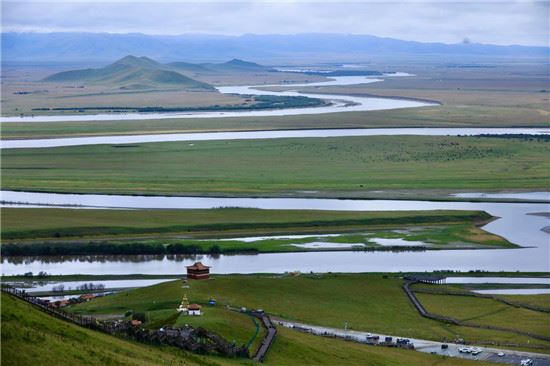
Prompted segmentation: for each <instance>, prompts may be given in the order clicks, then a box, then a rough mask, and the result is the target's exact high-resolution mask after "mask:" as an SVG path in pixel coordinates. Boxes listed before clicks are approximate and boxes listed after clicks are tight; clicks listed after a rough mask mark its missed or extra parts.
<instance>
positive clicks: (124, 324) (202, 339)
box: [2, 285, 267, 359]
mask: <svg viewBox="0 0 550 366" xmlns="http://www.w3.org/2000/svg"><path fill="white" fill-rule="evenodd" d="M2 291H3V292H5V293H8V294H10V295H13V296H15V297H17V298H19V299H21V300H23V301H26V302H28V303H30V304H32V305H34V306H36V307H37V308H39V309H40V310H42V311H44V312H46V313H48V314H49V315H52V316H54V317H56V318H59V319H62V320H65V321H69V322H71V323H74V324H77V325H79V326H81V327H86V328H90V329H94V330H98V331H101V332H104V333H107V334H110V335H118V336H126V337H129V338H132V339H134V340H137V341H140V342H148V343H157V344H168V345H171V346H175V347H178V348H181V349H185V350H188V351H191V352H196V353H202V354H208V353H213V352H216V353H218V354H220V355H223V356H227V357H244V358H249V357H250V356H249V350H248V347H246V346H240V347H238V346H237V345H236V344H234V343H230V342H228V341H227V340H225V339H224V338H223V337H221V336H219V335H218V334H216V333H214V332H210V331H208V330H207V329H204V328H192V327H186V328H160V329H156V330H151V329H143V328H140V327H135V326H132V325H131V324H130V322H128V321H114V322H113V321H99V320H97V319H95V318H94V317H91V316H85V315H79V314H73V313H70V312H66V311H63V310H61V309H57V308H53V307H51V306H48V304H47V303H46V302H45V301H43V300H41V299H39V298H37V297H34V296H31V295H29V294H28V293H27V292H25V291H24V290H19V289H16V288H14V287H11V286H7V285H2ZM264 341H265V340H264ZM262 344H263V342H262ZM265 352H267V350H266V351H265ZM265 352H263V353H261V358H262V359H263V357H265Z"/></svg>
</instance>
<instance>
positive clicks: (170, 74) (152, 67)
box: [43, 55, 274, 90]
mask: <svg viewBox="0 0 550 366" xmlns="http://www.w3.org/2000/svg"><path fill="white" fill-rule="evenodd" d="M254 71H256V72H257V71H274V70H273V69H271V68H269V67H266V66H262V65H258V64H256V63H253V62H247V61H243V60H238V59H233V60H231V61H228V62H224V63H218V64H216V63H203V64H193V63H186V62H173V63H168V64H162V63H160V62H157V61H155V60H153V59H150V58H148V57H136V56H131V55H129V56H125V57H123V58H121V59H120V60H118V61H116V62H114V63H112V64H110V65H107V66H105V67H102V68H96V69H82V70H71V71H63V72H58V73H56V74H53V75H50V76H48V77H47V78H45V79H44V80H43V81H46V82H78V83H83V84H104V85H110V86H114V87H118V88H122V89H148V88H155V87H166V86H172V87H178V88H184V89H188V90H214V89H215V88H214V87H213V86H212V85H210V84H207V83H204V82H201V81H197V80H195V79H192V78H191V77H189V76H188V75H186V74H215V73H227V72H254Z"/></svg>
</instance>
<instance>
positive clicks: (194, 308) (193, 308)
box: [187, 304, 201, 310]
mask: <svg viewBox="0 0 550 366" xmlns="http://www.w3.org/2000/svg"><path fill="white" fill-rule="evenodd" d="M200 309H201V306H200V305H199V304H189V306H188V307H187V310H200Z"/></svg>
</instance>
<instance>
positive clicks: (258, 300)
mask: <svg viewBox="0 0 550 366" xmlns="http://www.w3.org/2000/svg"><path fill="white" fill-rule="evenodd" d="M401 284H402V281H401V280H400V279H399V278H398V277H396V276H392V275H389V277H388V276H386V278H384V277H383V276H382V275H365V274H353V275H352V274H326V275H320V276H316V275H302V276H298V277H292V276H216V277H215V278H213V279H211V280H208V281H190V286H191V287H190V288H189V289H182V288H181V282H180V281H175V282H168V283H163V284H159V285H156V286H151V287H146V288H141V289H136V290H133V291H129V292H124V293H120V294H116V295H112V296H107V297H104V298H100V299H96V300H94V301H92V302H89V303H85V304H81V305H78V306H76V307H75V308H74V310H75V311H78V312H81V313H91V314H121V313H124V312H125V311H126V310H129V309H134V308H142V309H148V308H150V307H154V309H155V310H156V309H157V306H156V305H154V304H153V301H156V303H157V304H158V303H167V304H169V305H170V306H173V304H174V303H176V302H177V301H178V299H179V298H180V297H181V296H182V295H183V294H184V293H186V294H187V296H188V297H189V298H190V299H193V300H192V301H197V302H198V303H202V304H204V303H206V302H207V301H208V299H210V298H216V300H217V301H218V304H219V305H220V306H224V305H226V304H229V305H233V306H246V307H248V308H263V309H265V310H266V311H267V312H269V313H270V314H272V315H275V316H280V317H283V318H286V319H292V320H296V321H301V322H304V323H310V324H318V325H324V326H330V327H336V328H343V327H344V323H346V322H347V323H348V326H349V328H350V329H355V330H363V331H371V332H381V333H385V334H393V335H397V336H405V337H417V338H424V339H433V340H444V339H446V340H453V339H455V338H456V337H458V336H460V337H463V338H465V339H466V340H468V341H470V342H482V341H494V342H500V343H510V342H511V343H516V344H523V345H528V344H531V345H533V344H538V345H542V346H544V347H546V348H548V349H549V351H550V342H544V341H539V340H535V339H529V338H528V337H524V336H518V335H515V334H512V333H506V332H498V331H488V330H478V329H474V328H467V327H459V326H450V325H446V324H443V323H439V322H437V321H432V320H429V319H425V318H422V317H421V316H420V315H419V314H418V313H417V311H416V310H415V309H414V308H413V306H412V305H411V304H410V302H409V300H408V299H407V297H406V295H405V293H404V292H403V290H402V288H401ZM312 304H315V306H313V305H312ZM335 309H338V311H334V310H335ZM533 326H534V327H535V326H536V325H533ZM511 327H513V325H511Z"/></svg>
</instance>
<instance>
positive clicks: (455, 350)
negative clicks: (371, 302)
mask: <svg viewBox="0 0 550 366" xmlns="http://www.w3.org/2000/svg"><path fill="white" fill-rule="evenodd" d="M272 320H273V321H274V322H275V324H279V325H281V326H284V327H287V328H291V329H296V330H302V331H304V330H306V331H308V332H310V333H312V334H315V335H333V336H336V337H341V338H347V339H352V340H355V341H357V342H361V343H366V341H367V334H369V335H370V334H372V335H374V336H379V337H380V340H384V338H385V337H392V338H393V340H394V341H395V339H396V338H405V337H396V336H392V335H387V334H379V333H367V332H359V331H354V330H344V329H338V328H328V327H320V326H316V325H311V324H303V323H298V322H291V321H288V320H284V319H280V318H273V317H272ZM408 339H410V341H411V342H412V343H413V344H414V347H415V350H416V351H419V352H426V353H435V354H438V355H444V356H449V357H460V358H465V359H470V360H483V361H489V362H495V363H503V364H508V365H521V361H522V360H525V359H531V360H532V361H533V364H532V366H550V355H545V354H541V353H534V352H522V351H515V350H507V349H498V348H488V347H477V348H479V349H481V350H482V352H481V353H480V354H478V355H476V356H474V355H472V354H470V353H461V352H459V348H461V347H465V346H463V345H459V344H453V343H448V348H447V349H441V345H442V344H443V343H442V342H435V341H429V340H425V339H415V338H408ZM499 352H502V353H504V356H498V353H499Z"/></svg>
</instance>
